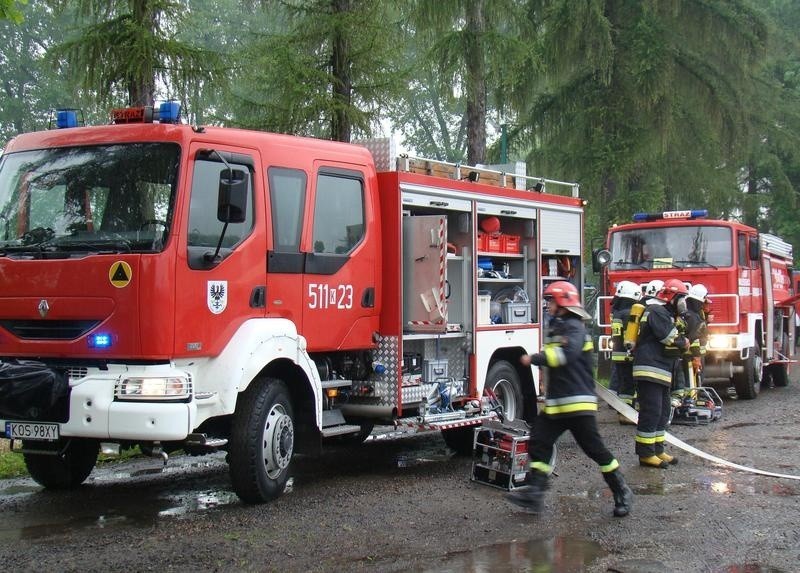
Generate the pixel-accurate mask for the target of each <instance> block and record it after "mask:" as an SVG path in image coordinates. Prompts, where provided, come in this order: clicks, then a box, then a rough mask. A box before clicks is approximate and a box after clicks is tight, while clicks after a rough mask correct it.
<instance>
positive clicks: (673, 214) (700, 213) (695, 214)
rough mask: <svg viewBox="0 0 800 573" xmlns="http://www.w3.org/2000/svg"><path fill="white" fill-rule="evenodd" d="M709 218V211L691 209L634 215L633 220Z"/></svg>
mask: <svg viewBox="0 0 800 573" xmlns="http://www.w3.org/2000/svg"><path fill="white" fill-rule="evenodd" d="M703 217H708V209H691V210H688V209H687V210H685V211H662V212H661V213H634V214H633V220H634V221H637V222H643V221H659V220H661V219H702V218H703Z"/></svg>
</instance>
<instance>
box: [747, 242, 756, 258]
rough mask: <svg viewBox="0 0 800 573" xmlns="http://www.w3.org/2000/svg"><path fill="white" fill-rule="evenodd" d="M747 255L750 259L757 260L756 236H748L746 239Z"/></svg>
mask: <svg viewBox="0 0 800 573" xmlns="http://www.w3.org/2000/svg"><path fill="white" fill-rule="evenodd" d="M747 256H748V257H749V259H750V260H751V261H757V260H758V257H759V251H758V237H750V238H749V239H748V240H747Z"/></svg>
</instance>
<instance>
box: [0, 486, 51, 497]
mask: <svg viewBox="0 0 800 573" xmlns="http://www.w3.org/2000/svg"><path fill="white" fill-rule="evenodd" d="M43 490H44V488H43V487H42V486H40V485H12V486H9V487H7V488H4V489H0V495H21V494H24V493H36V492H39V491H43Z"/></svg>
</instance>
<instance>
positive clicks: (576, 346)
mask: <svg viewBox="0 0 800 573" xmlns="http://www.w3.org/2000/svg"><path fill="white" fill-rule="evenodd" d="M593 350H594V344H593V343H592V339H591V337H590V336H589V334H588V333H587V332H586V327H585V326H584V324H583V321H582V320H581V319H580V318H578V317H577V316H575V315H573V314H571V313H570V314H568V315H566V316H565V317H563V318H561V317H559V318H556V319H554V320H553V322H552V324H551V328H550V330H549V332H548V335H547V338H546V339H545V345H544V349H543V350H542V352H539V353H538V354H533V355H531V363H532V364H535V365H537V366H546V367H547V368H548V369H549V374H548V381H547V395H546V397H545V403H544V410H543V412H542V413H543V414H544V415H545V416H553V417H567V416H586V415H593V414H595V413H596V412H597V395H596V394H595V392H594V375H593V364H592V351H593Z"/></svg>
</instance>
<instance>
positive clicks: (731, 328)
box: [593, 210, 795, 399]
mask: <svg viewBox="0 0 800 573" xmlns="http://www.w3.org/2000/svg"><path fill="white" fill-rule="evenodd" d="M706 217H707V212H706V211H705V210H692V211H667V212H664V213H655V214H651V213H638V214H636V215H634V222H633V223H630V224H624V225H617V226H614V227H612V228H611V229H609V232H608V238H607V243H606V246H607V247H606V249H604V250H602V251H596V252H595V253H593V258H594V264H595V267H596V268H601V267H602V272H603V285H604V288H605V292H607V293H613V291H614V287H615V286H616V285H617V284H618V283H619V282H620V281H622V280H629V281H633V282H636V283H638V284H641V285H642V286H644V285H646V284H647V283H648V282H649V281H650V280H653V279H661V280H666V279H667V278H678V279H680V280H682V281H683V282H684V283H686V284H687V286H691V285H692V284H695V283H702V284H703V285H705V286H706V288H707V289H708V293H709V295H708V296H709V298H710V299H711V301H712V303H711V311H710V320H709V340H708V353H707V355H706V358H705V367H704V370H703V383H704V384H706V385H725V386H728V387H730V386H732V387H733V388H734V389H735V391H736V394H737V396H738V397H739V398H744V399H752V398H755V397H756V396H757V394H758V392H759V389H760V386H761V384H762V383H763V382H765V381H771V382H772V384H774V385H775V386H786V385H787V383H788V379H789V378H788V368H789V365H790V364H791V363H792V355H793V354H794V336H795V332H794V324H795V310H794V307H793V303H794V302H795V301H794V300H793V299H792V295H793V288H792V281H791V272H792V246H791V245H790V244H789V243H787V242H785V241H783V240H782V239H780V238H778V237H776V236H774V235H769V234H766V233H759V232H758V231H757V230H756V229H754V228H752V227H748V226H747V225H743V224H741V223H737V222H734V221H720V220H714V219H708V218H706ZM610 298H611V297H610V296H604V297H599V306H598V316H599V317H600V323H601V326H604V327H608V326H609V323H610V320H609V305H608V302H609V300H610ZM609 339H610V337H609V336H607V335H605V336H601V338H600V343H599V346H600V349H601V351H603V352H604V353H610V350H611V349H610V344H609Z"/></svg>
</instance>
